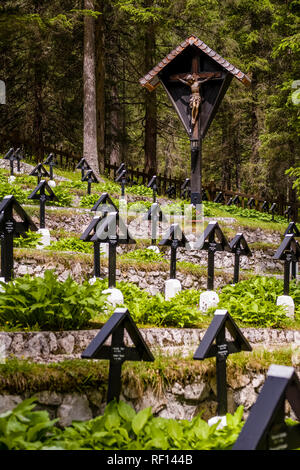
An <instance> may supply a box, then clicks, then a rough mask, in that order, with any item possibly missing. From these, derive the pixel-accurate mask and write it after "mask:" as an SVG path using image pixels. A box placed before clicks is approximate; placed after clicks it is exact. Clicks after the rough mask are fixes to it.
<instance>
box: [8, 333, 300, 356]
mask: <svg viewBox="0 0 300 470" xmlns="http://www.w3.org/2000/svg"><path fill="white" fill-rule="evenodd" d="M98 331H99V330H79V331H54V332H53V331H39V332H34V331H28V332H27V331H26V332H22V331H20V332H0V346H2V347H1V351H4V356H5V357H9V356H15V357H18V358H26V359H30V360H33V361H36V362H57V361H59V360H64V359H72V358H80V355H81V353H82V352H83V351H84V349H85V348H86V347H87V346H88V344H89V343H90V342H91V341H92V339H93V338H94V337H95V336H96V334H97V333H98ZM139 331H140V333H141V335H142V336H143V338H144V340H145V341H146V343H147V344H148V346H149V347H150V349H151V350H154V351H157V352H158V353H159V352H163V354H164V355H171V356H173V355H174V354H180V355H181V356H184V357H185V356H187V355H189V354H191V353H192V352H194V351H195V350H196V348H197V347H198V346H199V343H200V341H201V339H202V338H203V335H204V334H205V332H206V330H205V329H196V328H140V329H139ZM241 331H242V332H243V334H244V336H245V337H246V338H247V340H248V342H249V343H250V344H251V346H252V348H256V347H260V346H263V347H264V348H268V349H272V348H278V347H287V346H293V347H294V348H295V349H297V348H300V331H297V330H276V329H274V330H272V329H267V328H242V329H241ZM127 340H128V341H129V339H128V337H127ZM128 344H130V343H129V342H128Z"/></svg>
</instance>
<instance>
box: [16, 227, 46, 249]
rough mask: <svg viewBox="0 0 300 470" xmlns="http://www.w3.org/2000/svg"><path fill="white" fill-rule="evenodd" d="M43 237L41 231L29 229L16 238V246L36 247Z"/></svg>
mask: <svg viewBox="0 0 300 470" xmlns="http://www.w3.org/2000/svg"><path fill="white" fill-rule="evenodd" d="M41 238H42V235H41V234H40V233H38V232H32V231H31V230H29V232H26V233H24V234H23V235H22V236H20V237H15V238H14V246H15V247H16V248H36V246H37V245H41V242H40V240H41Z"/></svg>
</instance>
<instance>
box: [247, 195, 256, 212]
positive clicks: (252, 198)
mask: <svg viewBox="0 0 300 470" xmlns="http://www.w3.org/2000/svg"><path fill="white" fill-rule="evenodd" d="M247 206H249V207H250V209H253V206H254V207H255V199H254V197H250V199H249V201H248V202H247Z"/></svg>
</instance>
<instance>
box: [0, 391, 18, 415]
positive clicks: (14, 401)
mask: <svg viewBox="0 0 300 470" xmlns="http://www.w3.org/2000/svg"><path fill="white" fill-rule="evenodd" d="M21 401H22V398H21V397H20V396H18V395H1V399H0V414H2V413H5V412H6V411H10V410H13V409H14V408H15V407H16V406H17V405H18V404H19V403H21Z"/></svg>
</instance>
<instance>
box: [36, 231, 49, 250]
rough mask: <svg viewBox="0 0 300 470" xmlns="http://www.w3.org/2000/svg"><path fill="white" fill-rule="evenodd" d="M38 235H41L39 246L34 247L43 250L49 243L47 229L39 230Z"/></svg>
mask: <svg viewBox="0 0 300 470" xmlns="http://www.w3.org/2000/svg"><path fill="white" fill-rule="evenodd" d="M38 233H39V234H41V239H40V240H39V244H38V245H37V246H36V247H37V248H38V249H40V250H41V249H43V248H44V247H45V246H49V245H50V243H51V237H50V232H49V230H48V229H47V228H40V229H39V230H38Z"/></svg>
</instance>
